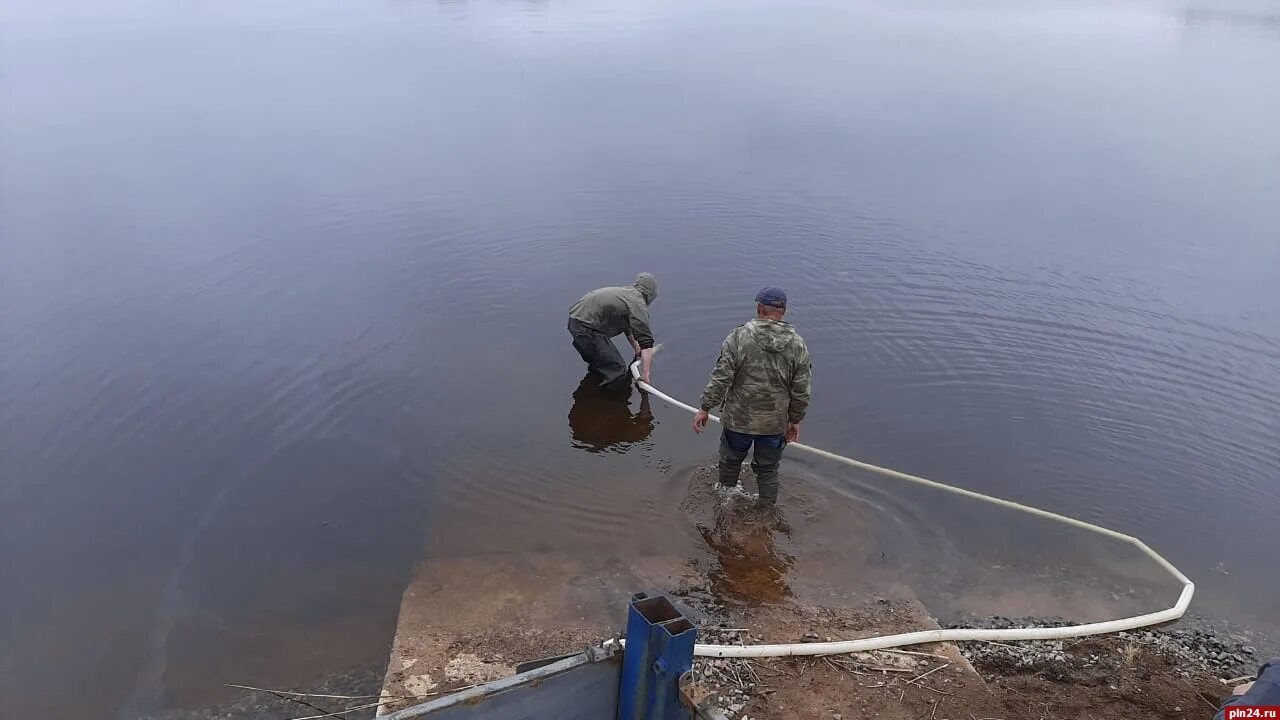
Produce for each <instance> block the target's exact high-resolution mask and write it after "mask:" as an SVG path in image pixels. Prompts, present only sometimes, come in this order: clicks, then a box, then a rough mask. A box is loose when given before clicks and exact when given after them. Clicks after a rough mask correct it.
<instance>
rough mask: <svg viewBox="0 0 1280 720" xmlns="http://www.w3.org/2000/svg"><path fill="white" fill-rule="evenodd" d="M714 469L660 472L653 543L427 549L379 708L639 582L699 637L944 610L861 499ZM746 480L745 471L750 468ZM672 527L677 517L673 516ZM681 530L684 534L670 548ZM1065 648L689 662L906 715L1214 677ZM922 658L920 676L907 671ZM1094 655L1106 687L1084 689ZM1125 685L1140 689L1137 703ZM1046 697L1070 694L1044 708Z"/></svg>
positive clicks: (492, 667)
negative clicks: (777, 508) (780, 489)
mask: <svg viewBox="0 0 1280 720" xmlns="http://www.w3.org/2000/svg"><path fill="white" fill-rule="evenodd" d="M712 470H713V469H712V468H709V467H703V468H696V469H692V470H689V471H685V472H680V473H675V474H674V475H673V479H672V480H671V482H670V483H668V484H667V486H666V489H668V490H670V489H672V486H675V487H680V486H683V498H682V499H681V498H680V496H679V494H676V495H675V499H672V500H669V502H671V503H672V504H673V505H678V508H677V510H678V511H677V512H675V513H673V514H672V516H671V526H670V527H667V528H665V529H663V530H661V531H659V532H660V533H661V534H665V539H666V541H665V542H661V543H655V545H656V546H657V547H660V548H661V551H660V552H636V553H634V554H630V555H617V554H615V556H614V557H612V558H611V559H609V560H600V559H584V557H582V555H585V554H583V553H579V554H575V553H572V552H567V551H552V552H528V553H489V554H482V555H472V556H469V557H448V558H430V559H427V560H425V561H423V562H422V563H421V564H420V565H419V567H418V569H417V571H416V573H415V575H414V578H413V581H412V582H411V583H410V585H409V587H408V588H407V589H406V591H405V593H404V597H403V602H402V605H401V615H400V622H399V626H398V629H397V632H396V637H395V641H394V645H393V647H392V651H391V656H390V659H389V662H388V667H387V674H386V681H385V686H384V693H385V694H386V695H387V696H388V697H390V698H393V699H392V700H391V701H390V702H388V703H386V704H385V706H384V708H383V711H384V712H385V711H388V710H391V709H397V708H399V707H404V706H407V705H410V704H415V703H416V702H422V701H425V700H426V699H429V698H431V697H435V696H437V695H439V694H440V693H443V692H447V691H449V690H451V689H456V688H459V687H466V686H469V685H472V684H475V683H481V682H486V681H489V680H494V679H497V678H500V677H505V676H507V675H510V674H511V673H513V672H514V666H515V665H516V664H517V663H520V662H524V661H528V660H533V659H537V658H541V657H548V656H553V655H558V654H562V653H567V652H574V651H577V650H580V649H582V648H583V647H585V646H586V645H588V644H591V643H595V642H599V641H601V640H603V639H605V638H608V637H611V636H614V635H615V634H616V633H617V632H619V630H620V629H621V628H622V626H623V624H624V621H625V607H626V602H627V599H628V598H629V597H630V595H631V594H632V593H633V592H636V591H640V590H645V591H658V592H665V593H668V594H670V595H671V596H672V597H673V599H675V600H676V602H677V603H679V604H680V605H681V606H682V607H683V608H684V609H685V610H686V612H687V613H688V614H689V615H690V616H691V617H692V618H693V619H694V621H695V622H696V623H697V624H698V625H699V628H700V641H702V642H728V643H736V642H749V643H750V642H757V643H758V642H811V641H819V640H829V639H849V638H857V637H870V636H875V635H883V634H889V633H897V632H906V631H911V630H920V629H929V628H936V627H938V626H939V625H938V622H937V620H936V619H935V618H934V616H933V614H932V613H931V612H930V609H929V608H928V607H926V605H925V604H924V603H923V602H922V601H921V600H920V599H919V598H918V597H917V596H916V594H915V592H914V591H913V589H912V588H911V587H909V586H908V585H907V584H905V583H904V582H902V580H901V578H902V574H901V573H898V574H895V573H892V572H889V571H887V570H886V569H884V568H883V567H880V566H879V565H878V564H877V563H876V562H875V561H876V559H877V558H878V557H879V555H880V551H879V550H878V549H877V547H878V545H877V544H876V542H874V541H873V539H872V538H873V537H874V535H875V534H876V528H875V527H874V525H873V524H872V523H870V522H868V520H867V519H866V517H865V515H864V514H863V513H861V512H860V511H859V507H858V503H856V502H855V501H853V500H851V499H850V498H848V497H846V496H843V495H840V494H838V493H828V492H822V491H819V490H817V486H816V485H814V484H811V483H808V482H805V481H804V480H803V479H801V478H796V477H792V478H787V479H786V484H785V485H784V488H785V490H784V502H785V504H784V506H783V512H782V513H781V516H780V517H779V516H776V515H768V514H762V513H760V512H759V511H757V510H756V509H755V508H754V507H753V504H752V498H751V496H750V495H749V494H745V493H743V492H738V491H734V492H731V493H728V494H724V493H719V492H717V491H716V490H715V489H714V487H713V483H714V478H713V473H712ZM744 487H745V489H746V490H747V491H748V492H749V491H750V490H751V489H752V483H751V480H750V475H749V473H746V478H745V481H744ZM677 527H683V528H684V529H685V532H683V533H680V532H674V530H675V529H676V528H677ZM613 540H614V541H615V542H619V540H618V538H614V539H613ZM632 540H633V541H635V540H636V538H633V539H632ZM605 544H606V545H607V544H608V543H605ZM628 544H629V543H628V542H621V546H627V545H628ZM644 544H645V543H643V542H637V545H644ZM681 547H682V548H683V549H684V550H685V551H684V552H674V551H673V550H674V549H676V548H681ZM835 567H838V568H839V571H838V572H832V568H835ZM997 569H998V568H997ZM1094 591H1095V594H1096V588H1095V589H1094ZM1090 597H1092V596H1090V594H1089V593H1088V592H1086V591H1085V590H1084V589H1077V590H1072V591H1068V592H1064V593H1063V594H1062V596H1061V597H1057V596H1052V595H1045V594H1044V593H1042V592H1041V591H1039V590H1034V589H1033V590H1031V591H1029V592H1026V593H1022V594H1017V593H1001V592H996V593H993V594H989V595H988V596H987V597H985V598H978V597H976V595H975V596H974V597H971V598H970V599H971V600H972V603H973V604H974V605H977V606H984V607H985V606H987V605H988V604H990V602H992V601H995V603H996V604H997V605H998V606H1009V607H1019V606H1023V605H1024V604H1025V603H1028V602H1031V603H1043V604H1044V605H1045V606H1048V607H1053V608H1060V609H1073V610H1080V609H1081V608H1084V609H1086V610H1097V611H1100V612H1114V610H1115V604H1114V603H1110V604H1109V603H1107V602H1105V601H1098V600H1091V599H1088V598H1090ZM718 628H746V629H747V630H746V631H745V632H738V631H734V632H732V633H727V632H725V631H723V630H720V629H718ZM1073 648H1075V650H1073ZM1077 651H1078V652H1080V653H1086V654H1085V655H1082V656H1081V657H1085V658H1087V657H1096V656H1098V655H1099V654H1101V655H1103V656H1106V657H1108V658H1112V659H1113V660H1114V659H1115V658H1119V660H1115V661H1114V662H1111V663H1110V664H1108V665H1106V670H1105V672H1104V671H1103V670H1100V669H1099V667H1098V666H1097V664H1096V663H1095V662H1094V661H1086V660H1080V662H1075V655H1073V654H1072V655H1070V657H1069V658H1068V656H1067V655H1068V654H1070V653H1074V652H1077ZM1055 652H1056V651H1055ZM1063 652H1064V653H1065V654H1063V656H1062V657H1063V660H1062V661H1061V662H1058V661H1057V658H1058V655H1052V658H1053V659H1054V662H1052V663H1050V664H1048V665H1044V664H1042V665H1040V666H1036V665H1034V664H1033V665H1032V666H1028V667H1024V666H1020V665H1016V664H1011V663H1004V662H1002V661H1001V660H999V659H998V658H996V659H993V658H992V657H990V656H982V663H981V664H980V666H979V667H978V668H977V669H976V670H975V668H974V666H972V665H971V664H970V662H969V661H968V659H966V656H965V654H964V653H962V652H961V649H960V648H958V647H956V646H955V645H953V644H950V643H939V644H934V645H929V646H920V647H913V648H909V649H907V651H906V652H902V651H895V652H877V653H872V654H859V655H853V656H841V657H838V658H799V659H766V660H758V661H751V662H745V661H736V660H711V659H699V660H698V661H697V663H696V666H695V671H696V675H697V679H698V682H699V683H700V686H701V687H702V688H703V690H704V691H705V692H708V693H711V694H713V695H715V696H716V697H717V698H719V704H720V706H721V707H724V708H730V709H731V710H732V712H731V714H730V717H733V718H739V719H746V718H751V719H753V720H783V719H784V718H832V717H837V716H840V715H841V714H844V713H851V714H849V715H844V716H845V717H857V716H859V715H858V713H861V714H862V715H863V716H868V717H870V716H878V717H883V718H901V719H902V720H907V719H908V718H910V719H912V720H914V719H915V718H920V717H937V718H948V717H952V718H955V717H959V718H963V717H968V713H970V712H973V713H975V716H999V717H1003V716H1010V717H1013V716H1018V715H1017V711H1022V712H1025V711H1027V710H1028V709H1034V708H1035V707H1039V708H1040V710H1039V712H1041V714H1042V716H1043V717H1064V718H1065V717H1075V716H1076V715H1073V714H1071V712H1076V713H1078V712H1083V711H1086V710H1087V711H1088V712H1089V713H1091V715H1092V716H1093V717H1094V718H1099V719H1103V718H1121V717H1125V714H1124V713H1126V712H1133V711H1135V709H1139V710H1141V711H1143V712H1145V713H1146V716H1148V717H1170V718H1172V717H1182V715H1181V714H1180V713H1181V712H1182V711H1184V710H1186V711H1190V710H1192V708H1193V706H1192V705H1191V702H1192V701H1197V702H1198V703H1199V704H1200V705H1201V708H1199V709H1207V708H1205V707H1204V703H1205V702H1206V700H1205V699H1204V698H1212V701H1214V702H1216V701H1217V699H1218V698H1217V694H1220V693H1219V690H1220V686H1219V685H1218V684H1217V683H1216V681H1215V680H1214V678H1212V677H1209V674H1208V673H1207V672H1206V671H1205V670H1204V669H1203V668H1198V669H1197V668H1186V667H1179V666H1178V665H1177V664H1176V663H1174V662H1172V661H1170V660H1169V659H1168V658H1166V657H1165V656H1163V655H1161V654H1160V653H1159V652H1157V651H1155V650H1153V649H1150V648H1145V647H1137V646H1132V643H1131V642H1127V641H1123V640H1118V639H1116V638H1102V639H1093V640H1089V641H1085V642H1082V643H1069V644H1068V647H1067V649H1066V650H1065V651H1063ZM1073 663H1074V664H1073ZM1046 668H1048V669H1052V670H1053V671H1054V672H1048V673H1047V672H1045V671H1046ZM924 673H929V680H928V681H927V682H920V681H914V682H911V681H909V680H911V679H912V678H914V677H915V676H916V675H919V674H924ZM1105 673H1110V675H1109V676H1107V677H1110V678H1111V681H1109V682H1111V684H1116V689H1108V692H1105V693H1102V695H1103V696H1105V699H1104V700H1098V701H1096V702H1095V701H1094V700H1093V699H1092V697H1093V695H1094V694H1095V693H1097V687H1096V686H1097V684H1098V683H1099V682H1101V680H1100V678H1103V676H1104V675H1105ZM1104 679H1105V678H1104ZM1117 683H1118V684H1117ZM1144 693H1145V694H1144ZM1184 696H1185V697H1184ZM1201 696H1203V698H1202V697H1201ZM1130 697H1137V698H1139V701H1135V702H1136V703H1137V704H1135V703H1134V702H1130V701H1129V699H1128V698H1130ZM1037 698H1039V699H1037ZM1188 698H1190V700H1189V699H1188ZM1055 703H1059V707H1063V708H1073V710H1072V711H1071V712H1065V714H1057V713H1055V712H1054V711H1053V707H1054V704H1055ZM1011 712H1012V713H1013V714H1012V715H1008V713H1011Z"/></svg>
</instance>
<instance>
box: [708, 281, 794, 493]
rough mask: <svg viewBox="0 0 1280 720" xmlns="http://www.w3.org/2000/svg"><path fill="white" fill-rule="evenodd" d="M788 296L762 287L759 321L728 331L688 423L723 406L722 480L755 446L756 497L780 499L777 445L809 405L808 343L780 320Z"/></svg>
mask: <svg viewBox="0 0 1280 720" xmlns="http://www.w3.org/2000/svg"><path fill="white" fill-rule="evenodd" d="M786 312H787V295H786V293H784V292H783V291H781V290H779V289H778V288H772V287H770V288H765V289H764V290H761V291H760V292H759V293H758V294H757V295H756V319H755V320H752V321H751V322H749V323H747V324H745V325H741V326H739V327H737V328H735V329H734V331H733V332H731V333H729V337H727V338H725V340H724V345H723V346H721V348H720V359H719V360H717V361H716V366H715V369H714V370H712V371H711V380H710V381H709V382H708V383H707V388H706V390H704V391H703V393H702V402H701V406H700V407H701V408H702V409H701V410H699V411H698V414H697V415H695V416H694V419H693V429H694V431H695V432H702V431H703V429H705V428H706V426H707V419H708V415H709V413H710V411H711V410H712V409H713V408H716V407H720V406H723V407H724V411H723V412H722V413H721V415H720V422H721V424H722V425H723V426H724V431H723V433H722V434H721V436H720V485H721V486H723V487H725V488H731V487H734V486H736V485H737V484H738V475H739V473H740V472H741V470H742V461H743V460H745V459H746V457H747V451H748V450H750V449H751V447H752V445H754V446H755V454H754V456H753V457H752V460H751V469H752V470H753V471H755V474H756V483H757V484H758V485H759V487H760V500H759V503H760V505H761V506H762V507H766V508H767V507H772V506H773V505H774V504H775V503H776V502H777V499H778V463H779V462H781V460H782V449H783V448H784V447H785V446H786V444H787V443H788V442H793V441H795V440H796V438H798V437H799V436H800V423H801V422H802V421H803V420H804V416H805V413H806V412H807V411H808V409H809V394H810V379H811V376H812V371H811V368H810V363H809V348H807V347H806V346H805V344H804V338H802V337H800V334H799V333H797V332H796V329H795V328H794V327H793V326H792V325H791V323H788V322H783V320H782V316H783V315H785V314H786Z"/></svg>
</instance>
